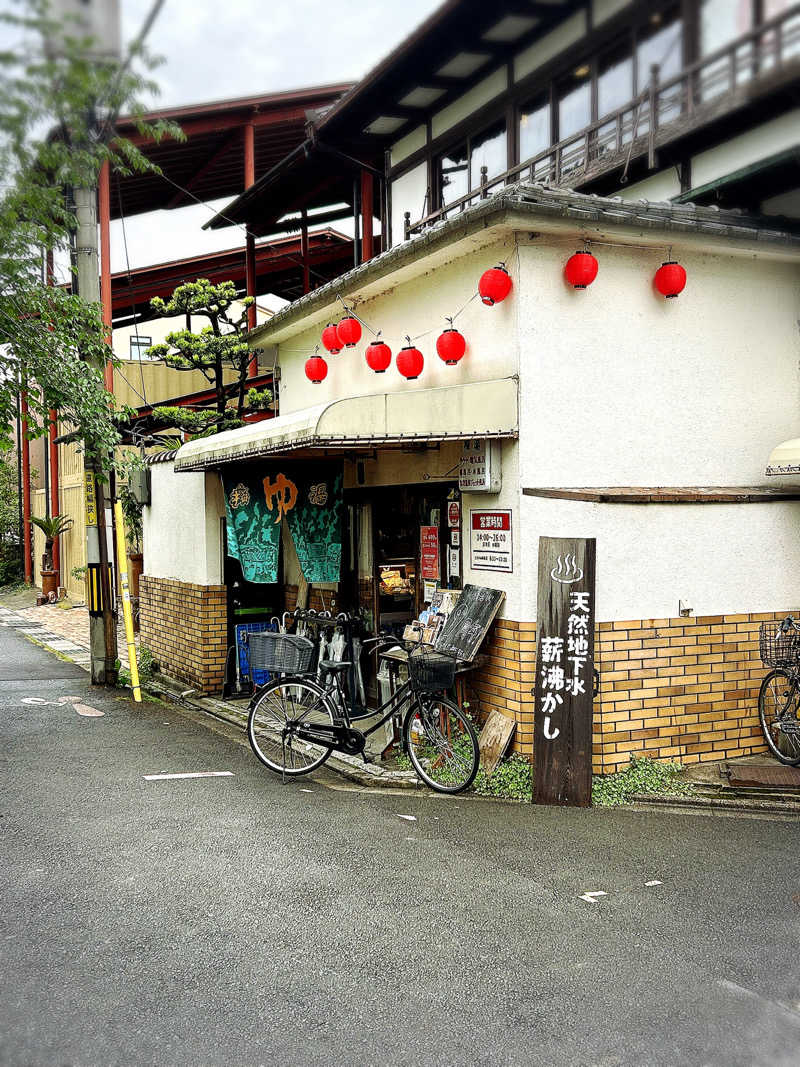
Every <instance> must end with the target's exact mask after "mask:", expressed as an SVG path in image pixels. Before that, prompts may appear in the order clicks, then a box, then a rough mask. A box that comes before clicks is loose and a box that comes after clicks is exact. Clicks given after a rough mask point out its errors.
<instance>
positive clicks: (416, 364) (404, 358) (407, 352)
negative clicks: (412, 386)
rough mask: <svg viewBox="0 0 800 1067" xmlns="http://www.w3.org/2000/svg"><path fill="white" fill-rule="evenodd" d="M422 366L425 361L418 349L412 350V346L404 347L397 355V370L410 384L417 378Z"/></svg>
mask: <svg viewBox="0 0 800 1067" xmlns="http://www.w3.org/2000/svg"><path fill="white" fill-rule="evenodd" d="M424 366H425V359H424V357H423V355H422V353H421V352H420V350H419V349H418V348H414V346H413V345H406V347H405V348H401V349H400V351H399V352H398V353H397V369H398V370H399V371H400V373H401V374H402V375H403V377H404V378H408V380H409V381H410V382H413V381H414V379H415V378H419V376H420V374H422V368H423V367H424Z"/></svg>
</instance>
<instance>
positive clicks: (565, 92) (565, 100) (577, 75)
mask: <svg viewBox="0 0 800 1067" xmlns="http://www.w3.org/2000/svg"><path fill="white" fill-rule="evenodd" d="M591 121H592V79H591V67H590V66H589V64H588V63H584V64H583V65H582V66H580V67H577V68H576V69H575V70H574V71H573V73H572V75H571V76H570V77H569V78H568V79H567V80H565V81H563V82H562V83H561V85H560V86H559V88H558V140H559V141H563V140H565V139H566V138H567V137H571V136H572V134H573V133H577V132H578V130H582V129H583V128H584V126H588V125H589V123H590V122H591Z"/></svg>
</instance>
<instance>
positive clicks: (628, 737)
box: [467, 609, 798, 774]
mask: <svg viewBox="0 0 800 1067" xmlns="http://www.w3.org/2000/svg"><path fill="white" fill-rule="evenodd" d="M788 614H794V615H797V614H798V612H797V609H794V610H793V611H789V610H786V611H779V612H766V613H756V614H752V613H751V614H739V615H706V616H699V617H687V618H683V617H681V618H676V619H636V620H633V621H629V622H601V623H599V624H598V626H597V627H596V630H595V662H596V666H597V669H598V671H599V673H600V694H599V696H598V698H597V700H596V701H595V704H594V738H593V747H592V751H593V760H592V764H593V770H594V772H595V774H610V773H611V772H612V771H615V770H617V769H619V768H620V767H621V766H625V765H626V764H627V763H628V762H629V760H630V758H631V756H632V755H639V756H641V755H647V756H652V757H654V758H656V759H670V760H678V761H680V762H682V763H703V762H707V761H711V760H721V759H729V758H733V757H736V756H749V755H752V754H754V753H758V752H764V751H765V750H766V746H765V745H764V742H763V737H762V734H761V729H760V726H759V723H758V690H759V686H760V685H761V679H762V678H763V677H764V674H765V673H766V670H767V668H765V667H764V665H763V664H762V663H761V659H760V658H759V654H758V631H759V626H760V624H761V623H762V622H770V621H779V620H780V619H782V618H784V617H785V616H786V615H788ZM481 651H482V652H483V653H485V654H486V657H487V659H486V663H485V664H484V665H483V666H481V667H480V668H478V669H476V670H475V671H473V672H471V673H470V675H469V676H468V680H467V686H468V691H467V697H468V698H469V696H470V692H469V690H470V689H471V690H472V692H473V694H474V697H475V698H476V701H477V704H478V706H479V708H480V714H479V718H480V719H483V718H485V715H486V714H487V713H488V712H489V711H490V710H491V709H493V708H496V709H497V710H499V711H501V712H503V714H505V715H508V716H509V718H513V719H515V721H516V723H517V729H516V732H515V734H514V742H513V749H514V751H516V752H518V753H519V754H521V755H523V756H526V757H527V758H529V759H532V758H533V710H534V704H533V695H532V690H533V686H534V681H535V669H536V624H535V623H527V622H513V621H511V620H508V619H500V620H498V621H497V622H496V623H495V624H494V626H493V627H492V629H491V631H490V633H489V637H488V640H487V642H486V644H485V645H484V647H483V649H482V650H481Z"/></svg>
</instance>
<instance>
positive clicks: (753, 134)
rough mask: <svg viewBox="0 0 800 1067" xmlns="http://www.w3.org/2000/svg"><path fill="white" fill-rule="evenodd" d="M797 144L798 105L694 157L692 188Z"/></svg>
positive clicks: (799, 127) (799, 139)
mask: <svg viewBox="0 0 800 1067" xmlns="http://www.w3.org/2000/svg"><path fill="white" fill-rule="evenodd" d="M797 145H800V108H795V109H794V111H789V112H788V113H787V114H785V115H781V116H780V117H779V118H777V119H772V120H771V121H770V122H765V123H763V125H761V126H757V127H756V128H755V129H752V130H748V131H747V133H743V134H740V136H738V137H733V138H732V139H731V140H730V141H725V142H724V144H721V145H717V147H716V148H710V149H709V150H708V151H707V152H701V153H700V154H699V155H696V156H693V157H692V185H693V187H694V188H697V187H698V186H701V185H707V184H708V182H712V181H714V179H715V178H721V177H723V176H724V175H725V174H731V173H732V172H733V171H736V170H741V169H742V167H747V166H750V164H751V163H757V162H758V161H759V160H761V159H765V158H766V157H767V156H772V155H775V154H776V153H777V152H783V151H785V150H786V149H787V148H794V147H796V146H797Z"/></svg>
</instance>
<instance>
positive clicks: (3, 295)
mask: <svg viewBox="0 0 800 1067" xmlns="http://www.w3.org/2000/svg"><path fill="white" fill-rule="evenodd" d="M4 26H5V27H6V28H8V29H12V30H13V32H14V33H15V34H16V35H17V36H18V37H19V40H20V45H19V47H17V48H15V49H14V50H13V52H8V51H7V52H0V449H8V448H9V447H10V446H11V440H12V426H13V421H14V417H15V414H16V410H17V400H18V396H19V391H20V389H21V387H22V384H23V383H27V385H28V387H29V388H28V400H29V405H30V411H31V418H30V429H29V434H30V435H31V436H33V435H36V434H41V433H44V432H45V431H46V428H47V427H46V412H47V409H48V408H49V407H57V408H58V409H59V412H60V416H61V418H62V420H64V421H66V422H69V423H72V424H73V426H74V427H75V429H76V433H77V436H78V437H79V438H81V439H82V440H83V441H84V442H85V444H86V447H87V448H88V449H89V450H98V451H106V450H108V449H110V448H111V447H113V445H114V444H115V443H116V441H117V439H118V434H117V431H116V428H115V425H114V409H113V401H112V400H111V398H110V397H109V396H108V395H107V394H106V393H105V391H104V389H103V382H102V375H101V373H100V370H99V368H100V367H102V366H103V362H104V360H105V359H106V357H107V356H108V355H109V348H108V346H107V344H106V339H105V336H104V329H103V324H102V320H101V315H100V308H99V306H97V305H90V304H87V303H85V302H84V301H82V300H80V299H79V297H78V296H73V295H71V294H70V293H68V292H67V291H66V290H64V289H61V288H58V287H51V286H48V285H47V279H46V278H45V277H44V270H43V252H44V251H45V250H46V251H51V252H54V253H58V252H62V253H64V252H68V251H69V248H70V237H71V235H72V233H73V231H74V229H75V220H74V216H73V212H72V210H71V204H70V195H69V194H70V190H71V189H74V188H76V187H83V188H87V187H89V186H94V185H95V183H96V181H97V176H98V174H99V171H100V168H101V166H102V164H103V163H104V162H106V161H108V162H109V164H110V166H111V168H112V171H115V172H117V173H120V174H123V175H126V174H131V173H135V172H142V171H146V170H154V169H156V168H154V167H153V166H152V164H150V163H149V161H148V160H147V158H146V157H145V156H144V155H143V154H142V152H140V150H139V149H138V148H137V147H135V146H134V145H133V144H131V142H130V141H127V140H125V139H123V138H121V137H118V136H117V134H116V132H115V122H116V119H117V117H118V116H119V115H120V114H121V113H123V112H124V113H126V114H128V115H136V114H140V113H141V111H142V108H141V106H140V104H139V98H140V96H141V94H143V93H144V92H151V91H154V88H155V87H154V86H153V85H152V83H150V82H148V81H146V80H144V79H143V78H142V77H140V76H139V75H138V74H136V73H135V72H134V71H133V70H132V69H131V67H130V64H119V63H112V62H98V61H97V60H90V59H87V58H86V57H87V54H88V53H89V51H90V46H91V42H90V41H88V40H87V39H86V38H81V37H79V36H70V34H69V30H68V29H67V30H66V31H65V30H64V28H63V27H56V26H55V24H54V23H52V22H51V21H50V20H49V18H48V15H47V6H46V3H45V0H21V3H19V4H18V9H17V12H16V13H14V12H5V13H3V14H0V31H2V29H3V27H4ZM57 31H58V35H59V41H60V44H59V48H58V50H57V53H55V52H48V51H46V50H45V49H44V47H43V42H44V41H51V40H54V39H55V38H56V32H57ZM138 51H139V54H138V55H137V56H136V57H135V58H136V60H137V62H138V63H140V64H141V63H142V62H144V63H145V65H149V64H150V61H149V60H148V58H147V57H146V56H144V55H143V53H142V52H141V50H138ZM137 126H138V129H139V132H140V133H142V134H143V135H145V136H147V137H149V138H151V139H153V140H160V139H161V138H163V137H165V136H167V135H170V136H173V137H180V136H181V134H180V130H179V129H178V128H177V127H175V126H174V125H172V124H165V123H155V124H153V123H145V122H144V121H141V122H138V123H137Z"/></svg>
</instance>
